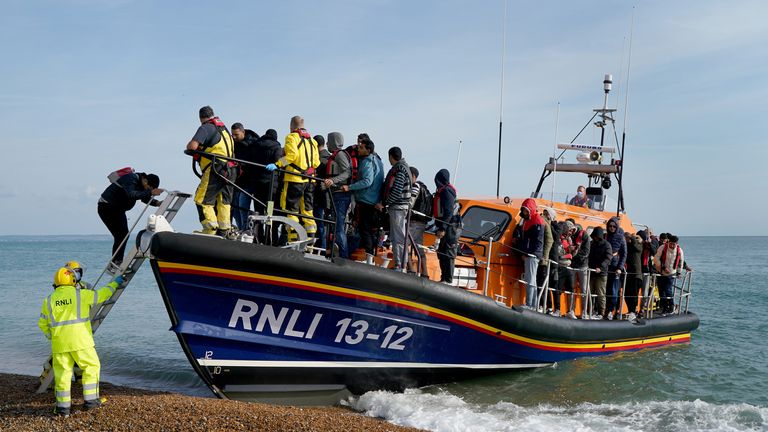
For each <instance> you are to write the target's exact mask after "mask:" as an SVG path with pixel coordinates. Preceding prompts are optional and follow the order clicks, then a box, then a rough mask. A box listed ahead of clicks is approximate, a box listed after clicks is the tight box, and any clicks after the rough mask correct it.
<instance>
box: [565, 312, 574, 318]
mask: <svg viewBox="0 0 768 432" xmlns="http://www.w3.org/2000/svg"><path fill="white" fill-rule="evenodd" d="M565 316H567V317H568V318H570V319H576V314H575V313H573V311H570V312H568V313H567V314H566V315H565Z"/></svg>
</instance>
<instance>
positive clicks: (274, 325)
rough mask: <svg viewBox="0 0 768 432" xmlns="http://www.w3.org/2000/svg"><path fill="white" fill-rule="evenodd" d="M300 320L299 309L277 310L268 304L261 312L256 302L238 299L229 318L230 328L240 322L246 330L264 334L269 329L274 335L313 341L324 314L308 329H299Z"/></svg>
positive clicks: (313, 319) (317, 314)
mask: <svg viewBox="0 0 768 432" xmlns="http://www.w3.org/2000/svg"><path fill="white" fill-rule="evenodd" d="M300 318H301V310H299V309H291V308H287V307H281V308H280V309H279V310H277V308H276V307H274V306H272V305H271V304H268V303H267V304H264V305H263V306H262V307H261V310H259V305H258V304H256V303H255V302H252V301H250V300H243V299H237V304H235V307H234V309H233V310H232V316H231V317H230V318H229V324H228V327H230V328H237V327H238V322H239V323H241V326H242V328H243V329H245V330H251V331H256V332H259V333H262V332H264V330H265V328H268V331H269V332H271V333H272V334H276V335H284V336H290V337H295V338H303V339H312V337H313V336H314V335H315V330H317V326H318V324H320V320H321V319H322V318H323V314H321V313H316V314H315V316H314V317H312V322H310V323H309V325H308V326H307V327H306V328H301V327H297V324H298V322H299V319H300ZM286 319H287V321H288V322H287V324H286ZM254 324H255V325H254ZM283 324H285V327H283Z"/></svg>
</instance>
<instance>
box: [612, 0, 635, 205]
mask: <svg viewBox="0 0 768 432" xmlns="http://www.w3.org/2000/svg"><path fill="white" fill-rule="evenodd" d="M634 35H635V6H632V20H631V22H630V25H629V54H628V55H627V84H626V85H625V86H624V120H623V123H622V130H621V154H620V155H619V156H620V157H621V169H620V170H619V178H618V180H619V203H618V207H617V209H616V215H617V216H618V215H619V214H620V213H621V212H622V211H624V184H623V180H624V160H625V154H624V144H625V143H626V141H627V112H628V110H629V75H630V72H631V70H632V39H633V37H634Z"/></svg>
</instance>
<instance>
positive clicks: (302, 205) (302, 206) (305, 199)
mask: <svg viewBox="0 0 768 432" xmlns="http://www.w3.org/2000/svg"><path fill="white" fill-rule="evenodd" d="M314 193H315V188H314V183H312V182H307V183H294V182H286V181H284V182H283V186H282V188H281V190H280V208H282V209H283V210H286V211H290V212H293V213H299V214H301V215H302V216H305V217H302V218H301V220H299V217H298V216H296V215H292V214H287V215H286V216H287V217H288V218H289V219H293V220H295V221H296V222H301V224H302V225H304V229H305V230H307V235H308V236H309V237H314V236H315V232H317V224H316V223H315V220H314V219H310V218H312V217H313V213H312V204H313V198H314ZM286 228H287V227H286ZM296 240H298V235H297V234H296V232H295V231H294V230H293V229H290V228H288V241H296Z"/></svg>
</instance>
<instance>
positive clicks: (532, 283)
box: [515, 198, 546, 309]
mask: <svg viewBox="0 0 768 432" xmlns="http://www.w3.org/2000/svg"><path fill="white" fill-rule="evenodd" d="M520 218H521V222H522V224H521V225H519V227H520V228H519V232H520V234H519V238H518V239H517V242H516V243H515V247H516V248H517V250H519V251H520V252H521V253H522V254H523V263H524V265H525V271H524V272H523V280H524V281H525V285H526V290H525V305H526V306H528V307H529V308H532V309H535V308H536V306H537V302H538V296H537V289H536V272H537V271H538V268H539V260H541V258H542V256H543V253H544V224H545V223H546V222H545V221H544V219H543V218H542V217H541V216H540V215H539V213H538V212H537V211H536V201H535V200H534V199H533V198H526V199H525V200H524V201H523V204H522V205H521V206H520Z"/></svg>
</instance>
